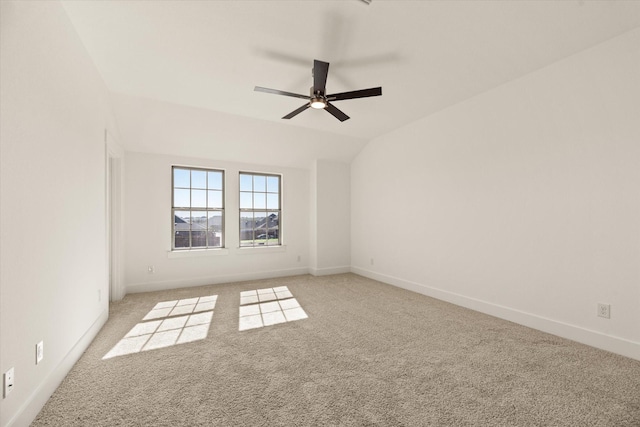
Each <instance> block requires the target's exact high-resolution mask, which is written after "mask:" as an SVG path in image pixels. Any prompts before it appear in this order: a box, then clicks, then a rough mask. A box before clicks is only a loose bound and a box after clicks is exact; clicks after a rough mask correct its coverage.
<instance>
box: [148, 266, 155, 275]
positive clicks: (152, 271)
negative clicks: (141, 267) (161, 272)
mask: <svg viewBox="0 0 640 427" xmlns="http://www.w3.org/2000/svg"><path fill="white" fill-rule="evenodd" d="M147 272H148V273H149V274H153V273H155V272H156V269H155V267H154V266H153V265H150V266H149V267H147Z"/></svg>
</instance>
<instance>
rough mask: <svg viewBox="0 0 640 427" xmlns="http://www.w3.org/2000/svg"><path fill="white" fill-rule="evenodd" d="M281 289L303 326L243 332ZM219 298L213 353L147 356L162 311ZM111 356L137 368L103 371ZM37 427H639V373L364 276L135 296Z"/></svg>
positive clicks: (601, 354) (624, 361)
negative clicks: (261, 293)
mask: <svg viewBox="0 0 640 427" xmlns="http://www.w3.org/2000/svg"><path fill="white" fill-rule="evenodd" d="M282 286H286V287H287V288H288V290H289V291H290V292H291V294H292V295H293V297H294V298H295V300H296V301H297V302H298V303H299V304H300V306H301V307H302V309H303V310H304V313H305V314H306V316H307V318H305V319H300V320H292V321H288V322H284V323H278V324H274V325H270V326H264V327H255V328H252V329H247V330H242V331H239V325H240V323H239V306H240V303H241V297H240V295H241V292H243V291H251V290H257V289H268V288H276V289H282V288H281V287H282ZM211 295H217V300H216V303H215V308H214V309H213V315H212V316H211V315H210V311H209V312H208V313H209V318H210V320H211V322H210V325H208V326H205V327H204V329H205V332H206V331H207V329H208V333H207V335H206V338H204V339H198V340H195V341H191V342H186V343H182V344H177V345H172V346H168V347H163V348H157V349H150V350H146V351H137V350H136V349H135V345H133V344H135V340H136V339H138V338H135V336H136V335H138V336H139V335H140V333H135V331H138V332H140V331H141V330H143V329H145V328H147V329H148V328H149V326H150V324H149V322H153V321H155V322H156V324H157V323H159V320H158V319H157V317H158V316H155V317H156V320H153V319H151V320H146V321H142V319H143V318H144V317H145V316H149V313H150V312H151V310H152V309H154V307H156V308H158V306H157V304H158V303H161V302H166V301H176V300H183V301H184V300H186V301H185V303H192V302H193V301H191V300H190V299H191V298H195V297H205V296H211ZM243 295H248V294H243ZM282 295H284V294H282ZM202 301H206V299H203V300H202ZM281 301H285V303H286V304H289V305H291V303H292V300H291V299H289V300H288V301H287V297H286V295H284V296H282V297H281ZM209 302H211V301H209ZM243 302H248V300H243ZM202 303H203V304H204V305H203V306H202V307H201V308H202V310H204V309H206V308H207V307H209V308H210V306H211V304H209V306H207V305H206V303H204V302H202ZM285 303H283V306H284V305H285ZM172 305H175V304H174V303H171V304H169V306H172ZM247 305H252V304H247ZM161 308H162V304H161V305H160V309H159V310H161ZM255 309H257V308H256V306H253V307H250V308H249V309H245V311H244V313H243V314H247V313H249V312H251V310H255ZM246 310H249V311H246ZM161 311H162V310H161ZM161 311H160V312H158V313H160V315H162V312H161ZM195 311H198V309H196V310H195ZM176 313H178V312H175V313H174V314H168V315H165V317H164V320H167V321H168V322H169V321H172V322H174V323H175V317H179V316H174V315H175V314H176ZM205 313H207V311H205ZM165 314H166V313H165ZM298 314H300V312H299V311H298ZM167 316H168V317H167ZM172 316H173V317H172ZM194 316H195V315H194ZM279 316H280V315H279ZM150 317H154V316H153V315H151V316H150ZM196 317H198V316H195V317H193V319H191V320H189V322H191V321H192V320H193V321H194V324H195V325H196V327H194V328H192V333H191V335H189V334H187V333H186V332H182V333H183V334H184V337H186V338H185V339H184V340H186V341H189V340H191V339H197V338H198V331H202V324H203V322H196V321H195V320H196ZM206 317H207V315H206V314H205V315H204V318H205V321H206ZM298 317H300V316H298ZM198 318H199V319H202V318H203V316H202V315H201V316H199V317H198ZM286 318H287V316H285V317H284V319H286ZM171 319H173V320H171ZM257 319H258V320H259V319H260V318H259V317H258V318H257ZM265 319H266V317H265ZM269 319H271V320H269V322H268V323H271V322H273V321H278V320H277V319H280V320H279V321H282V319H283V317H282V316H280V317H278V316H275V317H274V316H271V317H270V318H269ZM274 319H276V320H274ZM160 320H163V318H160ZM139 324H141V325H142V326H136V325H139ZM204 324H205V325H207V324H206V323H204ZM167 325H168V323H167ZM246 325H253V326H256V325H257V324H256V323H255V322H254V323H251V322H249V323H246V324H245V326H246ZM185 326H189V323H187V324H186V325H185ZM198 327H200V329H198ZM132 328H134V330H133V332H132ZM136 328H137V329H136ZM141 328H142V329H141ZM158 329H159V330H161V329H162V327H160V328H158ZM165 329H170V328H169V327H167V328H165ZM184 330H185V331H186V327H185V328H184ZM143 332H144V331H143ZM127 334H129V336H130V337H131V336H134V339H133V341H132V342H131V343H133V344H132V345H131V346H129V347H127V346H123V345H122V344H120V347H118V345H119V344H118V343H119V342H121V339H123V337H125V335H127ZM182 336H183V335H181V337H182ZM156 338H157V337H156ZM145 339H146V338H145ZM153 339H155V338H150V339H149V340H148V343H147V344H145V345H149V343H150V342H151V341H152V340H153ZM161 341H162V340H160V341H158V342H159V343H160V344H159V345H160V346H161V345H163V344H162V343H161ZM114 347H115V348H116V349H120V350H123V349H124V350H125V351H124V353H127V352H129V354H123V355H120V356H114V357H110V358H107V359H104V357H105V355H107V354H110V355H113V354H114V353H113V352H112V349H114ZM151 347H152V346H151ZM110 352H111V353H110ZM32 425H33V426H373V425H378V426H572V427H573V426H615V427H619V426H640V362H639V361H635V360H632V359H628V358H624V357H621V356H617V355H614V354H611V353H608V352H605V351H601V350H597V349H594V348H591V347H587V346H584V345H581V344H578V343H575V342H572V341H568V340H565V339H561V338H558V337H555V336H552V335H548V334H545V333H542V332H539V331H536V330H532V329H529V328H526V327H522V326H519V325H516V324H513V323H510V322H507V321H503V320H500V319H496V318H493V317H490V316H486V315H483V314H480V313H477V312H474V311H470V310H467V309H463V308H460V307H457V306H454V305H451V304H447V303H444V302H441V301H438V300H435V299H432V298H428V297H425V296H423V295H419V294H415V293H412V292H408V291H405V290H402V289H398V288H395V287H392V286H388V285H385V284H382V283H379V282H376V281H372V280H369V279H366V278H363V277H360V276H357V275H353V274H345V275H336V276H328V277H312V276H297V277H289V278H282V279H270V280H261V281H253V282H242V283H231V284H225V285H215V286H205V287H197V288H188V289H179V290H173V291H162V292H153V293H145V294H132V295H128V296H126V297H125V298H124V300H122V301H120V302H117V303H114V304H112V306H111V313H110V319H109V321H108V322H107V324H106V325H105V326H104V328H103V329H102V331H101V332H100V333H99V335H98V336H97V338H96V339H95V340H94V342H93V343H92V344H91V346H90V347H89V349H88V350H87V351H86V352H85V354H84V355H83V356H82V358H81V359H80V360H79V361H78V363H77V364H76V365H75V366H74V368H73V369H72V371H71V372H70V373H69V375H68V376H67V378H66V379H65V381H64V382H63V383H62V384H61V386H60V387H59V388H58V390H57V391H56V392H55V393H54V394H53V395H52V396H51V398H50V400H49V401H48V403H47V404H46V405H45V407H44V408H43V410H42V411H41V412H40V414H39V415H38V417H37V418H36V420H35V421H34V423H33V424H32Z"/></svg>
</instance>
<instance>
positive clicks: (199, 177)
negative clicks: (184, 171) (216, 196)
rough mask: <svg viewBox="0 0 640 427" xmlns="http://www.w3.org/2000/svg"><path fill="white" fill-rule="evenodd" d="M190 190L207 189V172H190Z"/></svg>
mask: <svg viewBox="0 0 640 427" xmlns="http://www.w3.org/2000/svg"><path fill="white" fill-rule="evenodd" d="M191 188H207V172H205V171H198V170H192V171H191Z"/></svg>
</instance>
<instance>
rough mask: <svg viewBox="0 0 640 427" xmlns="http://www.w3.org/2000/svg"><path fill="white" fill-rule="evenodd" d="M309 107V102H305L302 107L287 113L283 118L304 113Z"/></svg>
mask: <svg viewBox="0 0 640 427" xmlns="http://www.w3.org/2000/svg"><path fill="white" fill-rule="evenodd" d="M307 108H309V104H304V105H303V106H302V107H300V108H298V109H297V110H295V111H292V112H290V113H289V114H287V115H286V116H284V117H283V119H290V118H292V117H295V116H297V115H298V114H300V113H302V112H303V111H304V110H306V109H307Z"/></svg>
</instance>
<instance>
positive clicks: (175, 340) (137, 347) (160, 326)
mask: <svg viewBox="0 0 640 427" xmlns="http://www.w3.org/2000/svg"><path fill="white" fill-rule="evenodd" d="M217 299H218V296H217V295H209V296H205V297H199V298H189V299H182V300H176V301H163V302H159V303H158V304H156V305H155V306H154V307H153V308H152V309H151V311H149V313H147V315H146V316H144V318H143V319H142V322H140V323H138V324H137V325H135V326H134V327H133V328H131V330H130V331H129V332H127V334H126V335H125V336H124V338H122V339H121V340H120V341H119V342H118V343H117V344H116V345H115V346H114V347H113V348H112V349H111V350H110V351H109V352H108V353H107V354H106V355H105V356H104V357H103V358H102V359H103V360H105V359H110V358H112V357H116V356H124V355H125V354H133V353H139V352H141V351H147V350H154V349H158V348H164V347H170V346H173V345H177V344H185V343H188V342H192V341H198V340H203V339H205V338H206V337H207V334H208V332H209V325H210V324H211V319H212V318H213V309H214V308H215V306H216V301H217Z"/></svg>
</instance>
